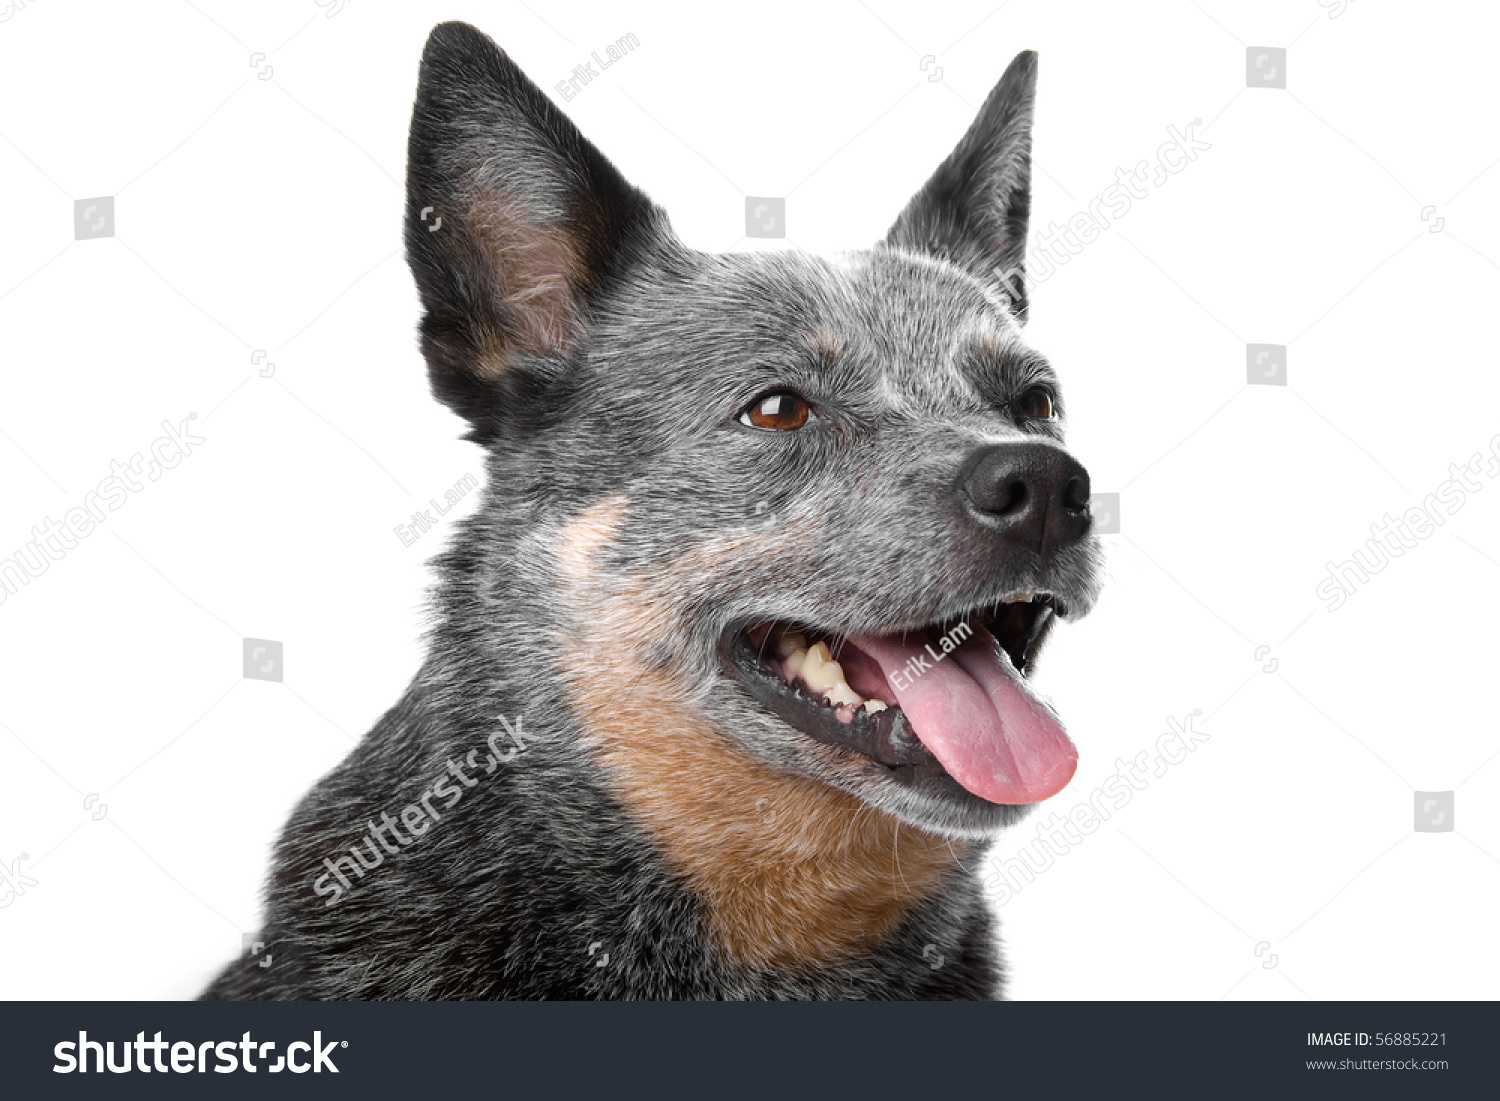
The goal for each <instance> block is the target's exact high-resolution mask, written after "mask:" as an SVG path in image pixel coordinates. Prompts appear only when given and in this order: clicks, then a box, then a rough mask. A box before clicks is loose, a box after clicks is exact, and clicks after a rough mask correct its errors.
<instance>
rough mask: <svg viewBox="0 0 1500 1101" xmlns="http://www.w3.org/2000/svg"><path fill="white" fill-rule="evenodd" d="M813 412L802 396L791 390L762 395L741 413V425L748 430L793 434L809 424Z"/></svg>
mask: <svg viewBox="0 0 1500 1101" xmlns="http://www.w3.org/2000/svg"><path fill="white" fill-rule="evenodd" d="M811 412H812V410H811V409H810V408H809V407H808V404H807V401H806V400H805V399H804V398H803V397H802V395H800V394H794V393H792V392H791V391H790V390H777V391H776V392H775V393H771V394H762V395H761V396H760V397H758V398H756V399H755V400H754V401H752V402H751V403H750V404H749V405H748V406H746V407H745V409H744V410H743V411H741V413H740V423H741V424H743V425H745V426H746V427H747V428H769V429H771V430H773V431H776V432H791V431H794V430H795V429H798V428H801V427H802V426H803V425H804V424H806V423H807V418H808V415H809V414H810V413H811Z"/></svg>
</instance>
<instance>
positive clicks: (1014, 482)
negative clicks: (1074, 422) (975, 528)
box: [959, 440, 1089, 555]
mask: <svg viewBox="0 0 1500 1101" xmlns="http://www.w3.org/2000/svg"><path fill="white" fill-rule="evenodd" d="M959 489H960V492H961V494H962V495H963V496H965V497H967V498H968V504H969V509H970V511H971V512H972V513H973V514H974V515H975V516H976V517H978V519H979V520H980V522H981V523H983V524H984V526H985V527H987V528H989V529H991V530H992V531H996V532H999V533H1000V534H1002V535H1004V536H1005V537H1006V538H1007V539H1009V540H1012V541H1014V542H1016V543H1019V544H1021V545H1022V546H1026V547H1032V548H1035V549H1036V550H1038V551H1040V552H1041V553H1042V554H1043V555H1045V554H1048V553H1050V552H1051V551H1053V550H1056V549H1058V548H1060V547H1062V546H1065V545H1066V544H1068V543H1072V542H1074V541H1075V540H1078V539H1081V538H1082V537H1083V536H1084V535H1085V534H1087V533H1088V530H1089V472H1088V471H1087V470H1085V469H1084V468H1083V465H1082V464H1081V463H1080V462H1079V461H1078V460H1077V459H1075V458H1073V456H1071V455H1069V454H1068V453H1067V452H1066V451H1064V450H1063V449H1062V448H1061V447H1058V446H1057V445H1056V444H1052V443H1042V442H1040V441H1032V440H1027V441H1019V440H1018V441H1015V442H1013V443H1001V444H994V445H992V446H990V447H986V448H982V449H981V450H979V451H978V452H976V453H975V454H974V455H973V456H971V457H970V459H969V462H968V464H967V466H966V474H965V476H964V477H963V478H961V479H960V481H959Z"/></svg>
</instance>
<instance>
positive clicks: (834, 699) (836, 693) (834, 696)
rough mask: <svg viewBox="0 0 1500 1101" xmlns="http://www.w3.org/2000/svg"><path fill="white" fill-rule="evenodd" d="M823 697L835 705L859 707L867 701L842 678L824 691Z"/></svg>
mask: <svg viewBox="0 0 1500 1101" xmlns="http://www.w3.org/2000/svg"><path fill="white" fill-rule="evenodd" d="M835 664H836V663H835ZM823 698H824V699H825V700H827V701H828V702H829V703H831V704H833V706H835V707H841V706H847V707H858V706H859V705H860V704H862V703H864V702H865V698H864V697H863V696H861V695H860V694H859V693H858V692H856V691H855V690H854V689H852V688H850V687H849V686H848V685H847V684H845V683H844V682H843V681H842V680H841V681H839V682H838V683H837V684H835V685H833V686H832V687H831V688H829V689H828V690H827V691H826V692H824V693H823Z"/></svg>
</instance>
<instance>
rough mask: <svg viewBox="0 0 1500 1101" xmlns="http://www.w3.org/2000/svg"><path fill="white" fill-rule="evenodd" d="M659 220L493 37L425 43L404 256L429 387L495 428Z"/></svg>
mask: <svg viewBox="0 0 1500 1101" xmlns="http://www.w3.org/2000/svg"><path fill="white" fill-rule="evenodd" d="M669 235H670V230H668V229H667V228H666V221H665V217H664V216H663V215H661V213H660V212H659V211H658V210H657V209H656V208H655V207H654V206H652V204H651V202H650V200H648V199H647V198H646V197H645V196H644V195H643V194H642V193H641V192H639V191H637V190H636V189H635V188H633V187H631V186H630V185H629V184H628V183H626V182H625V180H624V178H623V177H622V176H621V175H620V173H619V172H618V171H616V169H615V168H614V166H613V165H611V164H610V163H609V161H607V160H605V158H604V156H603V155H602V154H601V153H600V152H599V151H598V150H597V149H595V148H594V147H593V146H592V145H590V144H589V143H588V142H587V141H585V140H584V138H583V136H582V135H581V134H579V132H578V130H577V129H576V128H575V127H574V126H573V124H572V123H571V122H569V121H568V119H567V118H566V117H565V116H564V115H563V114H562V112H561V111H559V110H558V109H557V108H556V107H554V106H553V104H552V102H551V101H550V100H549V99H548V98H547V97H546V95H545V94H543V92H542V91H541V90H540V89H539V88H537V86H536V85H535V84H533V83H532V82H531V81H530V80H528V79H527V78H526V76H525V74H523V73H522V72H521V70H520V69H518V68H517V67H516V65H515V63H514V62H512V61H511V59H510V58H509V57H507V56H506V55H505V53H504V51H502V50H501V49H500V48H499V47H498V46H496V45H495V44H494V43H493V42H492V41H490V39H489V38H487V37H486V36H485V35H483V34H481V33H480V32H479V31H477V30H475V29H474V28H473V27H470V26H468V25H467V24H464V23H444V24H442V25H440V26H438V27H436V28H435V29H434V30H433V32H432V34H431V36H430V37H429V38H428V39H427V48H426V49H425V50H424V51H423V53H422V70H421V76H420V78H419V81H418V85H417V100H416V106H415V108H414V109H413V111H412V119H411V135H410V138H409V140H408V143H407V170H406V256H407V262H408V263H409V264H410V265H411V270H412V275H413V276H414V278H415V279H416V283H417V290H418V292H419V293H420V295H421V298H422V306H423V308H424V311H425V314H424V317H423V319H422V351H423V354H424V355H425V356H426V358H427V364H428V370H429V372H430V375H431V379H432V387H433V391H434V392H435V393H436V394H437V396H438V397H440V398H441V399H443V400H444V401H446V402H447V403H448V404H449V405H451V406H452V407H453V408H454V410H455V411H457V412H458V413H460V414H462V415H463V416H465V417H467V418H468V419H469V420H470V421H471V422H473V423H474V425H475V432H474V436H475V438H479V439H483V438H485V437H486V436H488V435H490V434H492V432H493V431H494V421H495V419H496V417H497V415H498V411H499V410H498V408H497V406H498V404H500V403H503V402H505V401H506V398H507V394H508V393H512V392H515V387H516V385H517V382H516V380H515V379H514V378H513V377H512V376H513V375H514V374H515V370H516V368H517V367H518V366H519V365H520V364H521V363H522V362H523V361H526V360H528V359H540V360H548V359H557V358H563V357H567V356H568V355H569V354H570V353H572V352H573V351H575V350H576V349H577V348H578V347H579V346H580V345H581V343H582V342H583V340H584V338H585V336H586V332H587V327H588V322H589V311H590V306H591V304H592V303H593V302H594V300H595V299H596V298H597V296H598V294H599V293H600V292H601V291H602V290H603V289H604V288H605V287H606V286H607V285H608V284H609V281H610V280H611V279H612V278H614V277H616V276H617V275H618V273H619V272H620V270H621V269H622V268H623V267H625V266H628V261H629V259H630V257H631V256H632V255H634V254H639V253H640V252H641V251H642V250H643V249H644V248H646V247H648V246H649V244H650V243H651V242H652V241H653V240H659V239H661V238H662V237H664V236H669Z"/></svg>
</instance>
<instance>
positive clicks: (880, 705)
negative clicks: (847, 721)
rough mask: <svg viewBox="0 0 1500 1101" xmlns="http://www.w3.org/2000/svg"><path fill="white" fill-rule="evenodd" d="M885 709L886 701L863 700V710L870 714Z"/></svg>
mask: <svg viewBox="0 0 1500 1101" xmlns="http://www.w3.org/2000/svg"><path fill="white" fill-rule="evenodd" d="M885 709H886V702H885V701H884V700H866V701H865V711H866V712H868V713H869V714H871V715H873V714H875V712H877V711H884V710H885Z"/></svg>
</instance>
